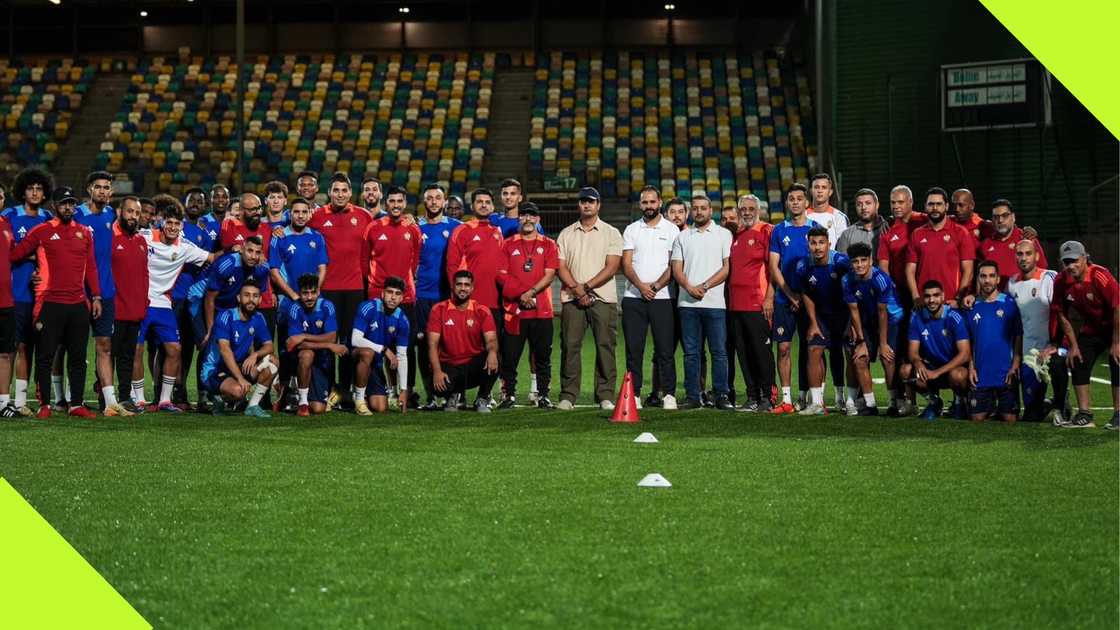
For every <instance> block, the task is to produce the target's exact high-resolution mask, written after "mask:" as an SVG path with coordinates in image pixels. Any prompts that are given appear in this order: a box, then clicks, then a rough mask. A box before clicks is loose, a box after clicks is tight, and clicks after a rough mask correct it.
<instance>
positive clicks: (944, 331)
mask: <svg viewBox="0 0 1120 630" xmlns="http://www.w3.org/2000/svg"><path fill="white" fill-rule="evenodd" d="M941 336H942V337H948V336H949V329H948V328H942V329H941Z"/></svg>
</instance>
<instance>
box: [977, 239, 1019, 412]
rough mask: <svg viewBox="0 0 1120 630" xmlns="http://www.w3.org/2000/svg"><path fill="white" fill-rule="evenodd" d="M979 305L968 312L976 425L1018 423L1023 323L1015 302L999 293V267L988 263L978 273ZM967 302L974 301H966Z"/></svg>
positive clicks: (978, 269) (991, 262) (993, 263)
mask: <svg viewBox="0 0 1120 630" xmlns="http://www.w3.org/2000/svg"><path fill="white" fill-rule="evenodd" d="M976 286H977V289H978V291H977V295H976V301H975V303H973V304H972V309H971V310H970V311H969V312H968V315H967V317H968V332H969V333H970V334H971V335H972V338H973V339H975V340H976V343H974V344H972V364H971V365H970V366H969V368H968V380H969V382H970V383H972V396H971V397H969V400H968V402H969V405H970V410H969V413H970V415H971V416H972V420H973V421H974V422H982V421H984V420H986V419H987V418H988V417H989V416H991V415H992V414H996V415H998V416H999V417H1000V419H1002V420H1003V421H1004V422H1015V421H1016V420H1018V419H1019V389H1018V388H1019V383H1018V378H1017V377H1018V375H1019V365H1020V364H1021V363H1022V361H1023V321H1022V319H1021V318H1020V316H1019V306H1018V305H1017V304H1016V303H1015V300H1014V299H1013V298H1011V297H1010V296H1008V295H1007V294H1005V293H1000V291H999V265H997V264H996V262H995V261H994V260H985V261H984V262H982V263H980V265H979V266H978V267H977V270H976ZM966 301H969V302H970V301H971V300H969V299H968V298H966Z"/></svg>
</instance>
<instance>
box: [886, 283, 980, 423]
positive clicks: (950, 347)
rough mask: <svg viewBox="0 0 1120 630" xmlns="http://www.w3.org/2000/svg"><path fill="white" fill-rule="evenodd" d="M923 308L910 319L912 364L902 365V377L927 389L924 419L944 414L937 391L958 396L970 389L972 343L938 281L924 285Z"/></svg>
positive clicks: (959, 315) (912, 384) (917, 386)
mask: <svg viewBox="0 0 1120 630" xmlns="http://www.w3.org/2000/svg"><path fill="white" fill-rule="evenodd" d="M921 300H922V307H921V308H920V309H918V310H917V311H916V312H915V313H914V315H913V316H911V318H910V342H909V343H910V347H909V356H910V363H909V364H907V365H904V366H902V369H901V374H902V379H903V380H904V381H907V382H908V383H911V385H910V386H911V387H913V388H914V389H916V390H917V391H920V392H924V393H925V394H926V395H927V396H928V398H929V405H928V406H927V407H926V408H925V410H924V411H922V419H923V420H936V419H938V418H939V417H941V407H942V403H941V398H940V397H939V396H938V390H940V389H943V388H949V389H952V390H953V393H954V394H956V395H957V397H959V398H964V395H965V393H966V392H967V391H968V388H969V382H968V359H969V355H970V353H971V344H970V343H969V340H968V328H967V327H966V326H965V323H964V318H963V317H961V314H960V313H958V312H957V311H955V310H953V309H952V308H950V307H949V305H948V304H946V303H945V291H944V289H942V288H941V283H940V282H938V281H937V280H928V281H926V283H925V284H923V285H922V295H921Z"/></svg>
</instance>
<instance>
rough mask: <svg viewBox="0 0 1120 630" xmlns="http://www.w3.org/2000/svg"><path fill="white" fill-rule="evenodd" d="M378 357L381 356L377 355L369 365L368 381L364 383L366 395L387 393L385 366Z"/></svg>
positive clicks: (384, 394) (385, 394)
mask: <svg viewBox="0 0 1120 630" xmlns="http://www.w3.org/2000/svg"><path fill="white" fill-rule="evenodd" d="M380 359H381V356H380V355H378V356H377V358H375V359H374V360H373V363H372V364H371V365H370V366H369V382H368V383H366V396H388V395H389V387H388V386H387V385H386V384H385V367H384V364H383V363H382V362H381V361H380Z"/></svg>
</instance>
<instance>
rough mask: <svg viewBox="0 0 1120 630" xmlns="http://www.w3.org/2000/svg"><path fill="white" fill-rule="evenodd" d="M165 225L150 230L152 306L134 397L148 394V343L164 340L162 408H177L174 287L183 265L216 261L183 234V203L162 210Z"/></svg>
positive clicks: (143, 336) (144, 329)
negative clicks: (145, 358) (173, 394)
mask: <svg viewBox="0 0 1120 630" xmlns="http://www.w3.org/2000/svg"><path fill="white" fill-rule="evenodd" d="M161 217H162V219H163V226H162V228H161V229H159V230H148V231H146V234H145V236H146V237H147V241H148V310H147V313H146V314H145V316H144V322H143V323H141V324H140V339H139V341H138V343H137V346H136V359H135V360H134V361H133V365H132V397H133V399H134V400H136V401H139V400H141V399H143V397H144V361H143V355H144V343H145V342H146V341H148V340H151V342H152V343H158V344H161V345H162V347H163V356H164V359H163V377H162V382H161V389H160V395H159V407H158V408H159V410H160V411H167V412H177V411H180V409H179V408H178V407H176V406H174V405H172V404H171V392H172V390H173V389H174V387H175V375H176V374H178V373H179V353H180V346H179V324H178V322H177V320H176V318H175V311H174V310H173V309H172V307H171V289H172V287H174V286H175V281H176V280H178V278H179V273H180V272H182V270H183V266H184V265H187V264H194V265H202V264H206V263H208V262H212V261H213V260H214V258H215V257H216V256H217V254H211V253H210V252H207V251H206V250H204V249H202V248H200V247H198V246H197V245H195V244H194V243H192V242H190V241H188V240H187V239H184V238H180V236H181V235H182V230H183V209H182V206H178V205H169V206H165V207H164V208H163V210H162V212H161ZM154 369H155V368H153V370H154Z"/></svg>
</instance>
